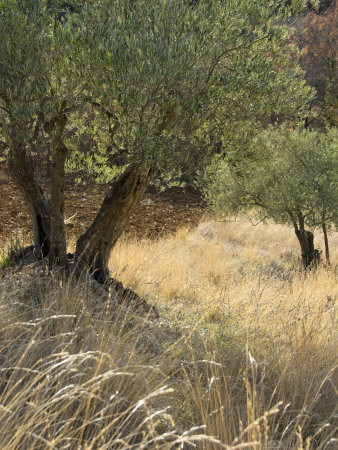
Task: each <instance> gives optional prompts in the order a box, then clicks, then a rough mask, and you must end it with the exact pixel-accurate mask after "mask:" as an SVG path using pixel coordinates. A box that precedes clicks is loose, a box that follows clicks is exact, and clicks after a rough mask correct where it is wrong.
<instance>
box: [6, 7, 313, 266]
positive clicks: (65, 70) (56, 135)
mask: <svg viewBox="0 0 338 450" xmlns="http://www.w3.org/2000/svg"><path fill="white" fill-rule="evenodd" d="M303 6H304V2H302V1H299V0H297V1H294V2H291V6H290V7H287V8H280V2H279V1H274V2H271V1H270V0H264V1H262V2H259V3H258V2H256V1H254V0H250V1H248V0H234V1H229V2H222V1H218V0H214V1H210V0H208V1H206V0H200V1H198V2H188V1H182V0H154V1H152V2H146V1H145V0H137V1H135V0H116V1H114V2H112V1H111V0H91V1H83V0H74V1H72V2H71V4H69V3H65V2H62V1H58V0H54V1H53V0H50V1H48V2H45V1H42V0H38V1H36V0H20V1H19V0H6V1H1V2H0V75H1V77H0V108H1V111H2V115H1V123H0V127H1V134H2V135H3V136H4V137H5V139H6V142H7V144H8V146H9V152H8V160H9V168H10V172H11V175H12V178H13V180H14V181H15V183H16V184H17V186H18V188H19V189H20V190H21V191H22V193H23V195H24V197H25V199H26V201H27V204H28V206H29V209H30V213H31V216H32V220H33V226H34V236H35V248H36V250H37V251H41V250H42V252H43V254H48V253H49V256H50V259H51V260H58V261H59V260H63V261H65V260H66V238H65V228H64V217H63V215H64V199H63V189H64V185H63V179H64V172H65V164H66V161H67V160H68V161H72V157H73V156H75V157H76V158H77V161H80V163H83V162H84V161H85V159H84V158H81V144H82V143H83V140H84V139H85V140H86V141H87V142H88V143H89V145H90V146H91V147H92V156H93V158H94V160H95V161H96V162H97V161H98V162H99V164H101V165H102V167H103V168H105V167H106V166H107V165H108V164H110V163H111V161H113V158H112V156H113V155H115V154H117V155H121V154H122V155H123V158H124V159H123V162H124V163H125V164H129V163H131V164H133V165H132V166H130V167H129V168H128V169H127V172H126V174H124V175H121V178H120V179H119V180H117V181H116V183H117V184H116V183H115V185H114V186H113V187H112V191H111V192H110V194H108V196H107V198H106V199H105V201H104V203H103V205H102V208H101V210H100V212H99V214H98V216H97V218H96V219H95V221H94V222H93V224H92V226H91V227H90V228H89V230H87V232H86V233H85V234H84V235H83V236H82V237H81V239H80V240H79V242H78V248H77V255H78V256H79V255H80V254H81V255H82V257H83V255H84V254H86V255H87V256H86V257H85V262H86V264H88V265H92V266H93V267H94V269H95V270H98V268H99V267H100V266H101V268H102V266H105V265H107V258H109V251H110V249H111V248H112V246H113V245H114V243H115V242H116V239H117V238H118V236H119V234H120V233H121V232H122V230H123V224H124V223H125V221H126V220H127V218H128V216H129V214H130V213H131V211H132V210H133V208H134V206H135V205H136V204H137V202H138V201H139V199H140V198H141V196H142V195H143V192H144V191H145V189H146V187H147V185H148V184H149V182H150V180H151V177H152V176H153V174H154V169H156V170H158V169H160V170H161V171H167V172H177V171H179V170H180V168H182V167H183V166H185V165H196V166H202V165H205V164H206V162H207V161H208V159H209V157H210V155H211V154H213V153H214V152H215V151H220V149H221V151H222V148H223V149H224V148H225V147H226V146H228V145H229V143H231V142H232V141H233V136H236V134H238V131H239V130H240V129H242V128H243V127H244V128H245V129H248V128H250V127H251V129H257V128H259V127H263V126H265V125H266V124H268V123H270V122H276V121H285V120H291V119H292V120H296V119H297V118H301V117H303V114H304V109H305V108H306V105H307V103H308V101H309V99H310V98H311V95H312V94H311V89H310V88H308V87H307V86H306V85H305V82H304V80H303V72H302V70H301V69H300V67H299V66H298V64H297V61H296V60H295V58H291V56H294V55H295V54H297V49H296V47H295V46H294V45H292V43H291V42H290V39H289V32H288V30H287V28H286V27H284V26H282V25H281V23H282V20H283V19H284V18H285V17H286V15H287V14H288V13H290V12H291V11H293V10H295V9H297V8H298V9H299V8H302V7H303ZM41 137H43V139H44V140H45V141H46V142H48V145H50V148H51V149H52V160H53V161H52V164H53V171H52V181H51V197H50V199H49V198H48V197H47V195H46V193H45V192H44V191H43V189H42V187H41V185H40V184H39V182H38V181H37V179H36V177H35V174H34V171H33V169H32V167H31V164H30V154H31V152H32V150H33V149H35V150H36V149H38V150H39V146H38V145H36V143H37V142H39V139H41ZM75 166H76V164H75ZM112 175H114V171H112ZM128 189H129V191H128ZM121 196H122V197H123V198H122V199H121ZM126 199H127V200H128V201H127V200H126ZM117 205H118V206H117ZM113 211H114V214H115V216H119V217H120V218H121V222H120V223H117V222H116V221H115V219H114V220H112V212H113ZM107 217H110V218H111V220H110V221H108V222H109V223H108V222H106V220H107ZM99 230H101V231H99ZM102 230H104V233H105V236H102ZM100 233H101V235H100ZM108 236H110V237H108ZM80 244H81V245H80ZM91 246H92V248H91V250H90V247H91ZM102 252H103V253H104V254H105V256H104V258H103V259H102V258H99V257H98V255H100V254H101V253H102ZM94 260H95V261H96V262H95V263H94V262H93V261H94Z"/></svg>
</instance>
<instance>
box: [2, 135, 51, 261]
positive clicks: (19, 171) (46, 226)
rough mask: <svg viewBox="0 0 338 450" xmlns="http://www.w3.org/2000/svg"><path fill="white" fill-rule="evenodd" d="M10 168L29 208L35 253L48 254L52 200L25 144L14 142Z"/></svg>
mask: <svg viewBox="0 0 338 450" xmlns="http://www.w3.org/2000/svg"><path fill="white" fill-rule="evenodd" d="M8 168H9V171H10V174H11V177H12V179H13V181H14V183H15V184H16V186H17V187H18V189H19V191H20V192H21V193H22V195H23V197H24V199H25V201H26V203H27V206H28V209H29V213H30V216H31V219H32V222H33V232H34V250H35V253H36V254H37V255H39V256H46V255H47V254H48V252H49V249H50V230H51V224H50V201H49V198H48V197H47V195H46V194H45V192H44V190H43V189H42V186H41V185H40V183H39V182H38V181H37V179H36V178H35V176H34V171H33V167H32V164H31V161H30V160H29V157H28V154H27V152H26V148H25V146H24V144H22V143H14V144H13V146H12V147H11V148H10V151H9V158H8Z"/></svg>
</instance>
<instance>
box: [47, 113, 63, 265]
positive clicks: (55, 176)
mask: <svg viewBox="0 0 338 450" xmlns="http://www.w3.org/2000/svg"><path fill="white" fill-rule="evenodd" d="M65 125H66V117H65V115H64V114H60V115H59V116H58V117H57V119H56V120H55V122H54V123H53V128H52V130H51V131H54V133H55V136H54V138H53V140H52V148H53V171H52V180H51V238H50V239H51V243H50V251H49V255H48V256H49V260H50V263H51V264H54V263H61V264H63V265H66V264H67V244H66V228H65V221H64V204H65V201H64V190H65V187H64V176H65V162H66V158H67V155H68V149H67V147H66V146H65V145H64V143H63V140H62V133H63V130H64V128H65ZM45 128H46V126H45Z"/></svg>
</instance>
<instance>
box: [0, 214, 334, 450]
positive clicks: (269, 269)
mask: <svg viewBox="0 0 338 450" xmlns="http://www.w3.org/2000/svg"><path fill="white" fill-rule="evenodd" d="M318 239H319V237H318ZM295 241H296V237H295V236H294V234H293V233H292V231H291V230H290V229H288V228H287V227H283V226H281V225H273V224H269V225H264V224H259V225H257V226H256V227H253V226H252V224H250V223H248V222H245V221H239V222H236V223H232V222H228V223H224V222H213V223H212V222H207V223H202V224H201V225H200V226H199V227H198V228H196V229H195V230H192V231H188V230H180V231H179V232H178V233H177V234H176V235H175V236H172V237H167V238H162V239H159V240H141V241H140V240H132V239H130V238H129V239H128V240H127V239H122V240H121V241H120V242H119V243H118V244H117V246H116V248H115V251H114V252H113V254H112V257H111V260H110V268H111V271H112V273H113V274H114V276H116V277H117V278H118V279H120V280H122V281H123V282H124V284H126V285H128V286H130V287H132V288H133V289H136V290H137V292H138V293H139V294H142V295H143V296H145V297H146V298H147V299H148V300H149V301H150V302H152V303H156V305H157V307H158V308H159V310H160V315H161V318H160V319H159V320H148V319H147V318H146V317H140V316H138V315H137V316H136V315H134V314H133V313H132V312H131V311H129V312H128V311H127V310H126V309H125V308H123V307H121V306H117V305H116V304H115V303H114V301H113V300H112V301H111V302H109V301H108V302H105V303H102V302H100V300H99V299H98V298H95V297H94V296H93V295H92V294H91V293H90V292H89V291H88V283H85V282H83V283H82V284H81V282H79V281H77V282H76V284H75V283H74V284H73V283H72V281H71V280H69V279H68V280H66V281H62V279H61V278H60V276H59V275H58V273H57V271H56V270H54V275H53V277H50V276H47V272H46V271H48V270H47V269H46V268H45V267H44V265H43V264H42V263H41V262H40V263H39V262H37V263H33V264H32V265H29V266H26V267H25V268H23V269H22V270H21V271H20V272H18V270H17V269H16V270H14V271H12V272H10V270H9V269H7V270H6V271H4V272H3V273H2V279H1V288H0V289H1V290H0V296H1V300H0V308H1V319H0V320H1V326H0V329H1V331H0V339H1V347H0V348H1V350H0V361H1V372H0V424H1V436H0V447H1V448H3V449H12V448H25V449H26V448H34V449H37V448H41V449H42V448H43V449H45V448H88V449H89V448H93V449H94V448H135V449H136V448H137V449H138V448H195V446H196V448H201V449H220V448H251V449H261V448H262V449H263V448H265V449H272V448H276V449H277V448H279V449H282V448H284V449H285V448H288V449H289V448H298V449H302V448H304V449H324V448H325V449H331V448H332V449H333V448H335V445H336V443H337V441H336V438H335V436H336V432H337V421H336V412H337V411H336V382H337V366H336V363H337V360H336V358H337V354H336V348H337V336H336V326H335V325H336V314H335V305H336V301H337V289H336V274H337V263H338V260H337V248H338V234H337V233H332V234H331V248H332V257H331V265H330V266H329V267H325V266H324V265H322V266H321V267H320V268H318V269H316V270H311V271H308V272H304V271H301V270H300V269H299V261H298V257H297V253H296V252H295V245H294V244H295ZM317 245H318V242H317ZM32 275H33V276H32ZM32 280H33V281H32Z"/></svg>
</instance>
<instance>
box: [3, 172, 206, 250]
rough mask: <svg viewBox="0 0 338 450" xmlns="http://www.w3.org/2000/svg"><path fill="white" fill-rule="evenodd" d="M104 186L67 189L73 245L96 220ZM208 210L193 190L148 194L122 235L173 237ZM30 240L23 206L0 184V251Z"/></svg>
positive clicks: (12, 190) (6, 183)
mask: <svg viewBox="0 0 338 450" xmlns="http://www.w3.org/2000/svg"><path fill="white" fill-rule="evenodd" d="M106 190H107V187H106V186H96V185H88V186H81V185H74V184H67V185H66V196H65V197H66V205H65V218H66V229H67V238H68V241H69V242H72V241H73V242H74V240H75V239H76V237H77V236H79V234H80V233H81V232H82V231H83V230H85V229H86V228H87V227H88V225H89V224H90V223H91V221H92V220H93V218H94V217H95V214H96V212H97V211H98V209H99V207H100V205H101V203H102V200H103V197H104V194H105V192H106ZM206 215H207V209H206V207H205V205H204V203H203V201H202V198H201V195H200V194H199V193H198V192H197V191H196V190H194V189H192V188H179V187H172V188H169V189H167V190H166V191H164V192H160V193H156V194H151V193H147V194H146V195H145V197H144V198H143V200H142V201H141V204H140V205H139V206H138V208H137V210H136V211H135V213H134V214H133V215H132V217H131V218H130V222H129V225H128V226H127V228H126V230H125V233H126V234H128V235H130V236H135V237H151V238H157V237H161V236H163V235H168V234H173V233H175V232H176V230H177V229H178V228H180V227H182V226H187V227H191V228H193V227H195V226H197V225H198V223H199V222H200V221H201V219H202V218H203V217H205V216H206ZM15 235H18V236H19V237H21V239H22V237H23V238H24V242H25V244H27V243H29V242H30V241H31V240H32V230H31V222H30V219H29V214H28V210H27V207H26V205H25V202H24V200H23V198H22V196H21V195H20V193H18V191H17V190H16V188H15V186H14V184H13V183H12V182H11V181H10V180H0V242H1V244H0V247H3V246H4V245H6V244H7V243H8V241H9V239H10V237H11V236H15Z"/></svg>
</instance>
